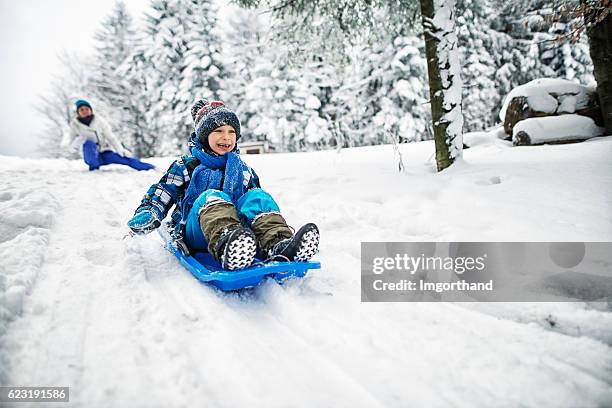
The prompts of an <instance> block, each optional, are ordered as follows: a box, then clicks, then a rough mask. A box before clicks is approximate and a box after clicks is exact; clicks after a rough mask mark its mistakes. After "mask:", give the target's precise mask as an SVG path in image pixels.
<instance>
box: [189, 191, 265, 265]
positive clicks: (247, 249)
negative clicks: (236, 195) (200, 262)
mask: <svg viewBox="0 0 612 408" xmlns="http://www.w3.org/2000/svg"><path fill="white" fill-rule="evenodd" d="M198 220H199V222H200V228H202V234H204V238H206V241H207V242H208V252H210V253H211V254H212V256H214V257H215V259H216V260H217V261H219V263H220V264H221V267H222V268H223V269H226V270H230V271H232V270H236V269H243V268H246V267H248V266H249V265H251V264H252V263H253V261H254V260H255V253H256V251H257V243H256V238H255V235H254V234H253V232H252V231H251V230H249V229H247V228H244V227H243V226H242V224H241V223H240V219H239V218H238V215H237V214H236V209H235V208H234V206H233V205H232V204H230V203H228V202H225V201H221V202H215V203H211V204H209V205H207V206H205V207H204V208H203V209H202V210H201V211H200V214H199V217H198Z"/></svg>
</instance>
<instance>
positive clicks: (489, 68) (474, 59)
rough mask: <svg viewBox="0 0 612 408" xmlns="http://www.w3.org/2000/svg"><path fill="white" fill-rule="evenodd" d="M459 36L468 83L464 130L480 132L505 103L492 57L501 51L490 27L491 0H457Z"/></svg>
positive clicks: (491, 123) (466, 86)
mask: <svg viewBox="0 0 612 408" xmlns="http://www.w3.org/2000/svg"><path fill="white" fill-rule="evenodd" d="M456 7H457V35H458V38H459V57H460V59H461V78H462V79H463V82H464V87H463V100H462V111H463V115H464V119H465V120H464V130H465V131H468V132H471V131H478V130H482V129H486V128H488V127H490V126H492V125H494V124H495V123H496V121H497V113H498V111H499V106H500V104H501V95H500V94H499V90H498V88H497V83H496V79H495V74H496V72H497V67H496V64H495V59H494V57H493V56H492V54H493V53H495V52H497V50H496V48H495V47H496V45H497V42H496V41H495V37H496V34H497V33H495V32H492V31H493V30H492V29H491V27H490V26H489V21H488V17H489V16H490V15H491V14H493V9H492V7H491V5H490V2H489V1H488V0H457V6H456Z"/></svg>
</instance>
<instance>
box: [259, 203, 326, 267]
mask: <svg viewBox="0 0 612 408" xmlns="http://www.w3.org/2000/svg"><path fill="white" fill-rule="evenodd" d="M253 231H254V232H255V235H256V236H257V240H258V242H259V245H260V247H261V252H262V255H263V256H264V258H266V259H273V260H278V261H308V260H309V259H310V258H312V256H313V255H314V254H315V253H316V252H317V251H318V249H319V229H318V228H317V226H316V225H315V224H312V223H309V224H306V225H304V226H303V227H302V228H300V229H299V230H298V231H297V232H296V233H295V234H292V233H291V229H290V228H289V226H288V225H287V223H286V222H285V219H284V218H283V217H282V216H281V215H280V214H276V213H268V214H264V215H262V216H261V217H259V218H256V219H255V220H254V222H253Z"/></svg>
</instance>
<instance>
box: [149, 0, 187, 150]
mask: <svg viewBox="0 0 612 408" xmlns="http://www.w3.org/2000/svg"><path fill="white" fill-rule="evenodd" d="M183 6H184V2H183V1H181V0H152V1H151V7H150V9H149V11H148V12H147V13H145V24H146V26H145V32H146V34H147V38H146V43H145V51H144V53H143V54H142V56H143V59H144V61H143V64H142V65H143V68H144V69H145V71H146V72H145V75H146V76H147V88H146V99H147V100H148V101H149V103H150V107H149V110H148V111H147V113H146V115H145V120H146V121H147V123H148V124H149V127H150V129H151V130H153V131H154V132H155V133H156V136H157V138H158V148H157V153H158V154H162V155H174V154H176V153H177V152H178V151H180V150H181V148H184V146H185V143H186V141H187V138H188V135H185V134H184V133H179V130H178V128H180V129H181V130H182V129H183V124H184V120H182V118H179V119H178V120H177V117H176V112H175V111H174V109H175V107H176V106H177V104H178V94H179V86H180V83H181V80H182V72H183V71H184V69H185V53H186V51H187V41H186V31H185V25H184V24H183V21H182V20H181V17H182V10H181V8H182V7H183ZM184 114H185V117H187V116H189V112H185V113H184ZM177 123H180V124H181V126H177Z"/></svg>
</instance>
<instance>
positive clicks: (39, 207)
mask: <svg viewBox="0 0 612 408" xmlns="http://www.w3.org/2000/svg"><path fill="white" fill-rule="evenodd" d="M59 210H60V205H59V203H58V200H57V199H56V198H55V197H54V196H53V195H52V194H50V193H48V192H44V191H36V190H34V191H23V190H22V191H21V192H20V193H19V194H17V193H13V192H12V191H10V190H9V191H4V192H2V193H1V194H0V335H2V334H4V333H5V332H6V330H7V324H8V323H9V322H10V321H12V320H14V319H15V318H16V317H18V316H20V315H21V312H22V310H23V301H24V297H25V295H26V294H29V293H30V292H31V289H32V286H33V285H34V282H35V281H36V278H37V276H38V272H39V271H40V269H41V267H42V265H43V261H44V254H45V252H46V251H45V248H46V247H47V246H48V244H49V236H50V229H51V227H52V226H53V224H54V221H55V215H56V213H57V212H58V211H59Z"/></svg>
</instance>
